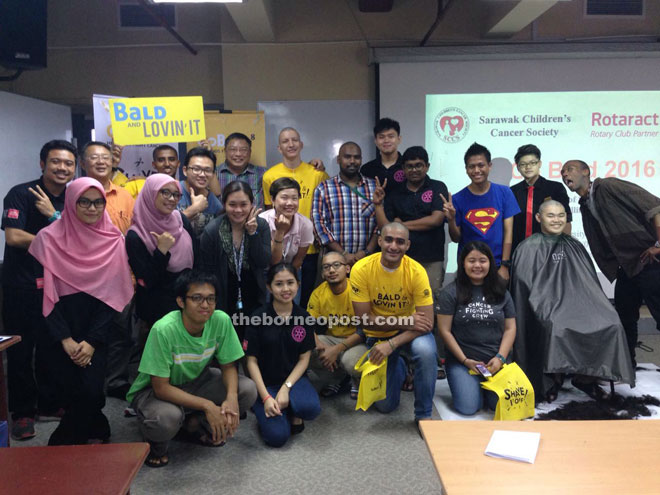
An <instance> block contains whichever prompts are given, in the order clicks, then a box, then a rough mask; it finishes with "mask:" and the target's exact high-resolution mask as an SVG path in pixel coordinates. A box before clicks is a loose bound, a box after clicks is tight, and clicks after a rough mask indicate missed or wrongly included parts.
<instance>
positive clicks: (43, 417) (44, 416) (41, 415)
mask: <svg viewBox="0 0 660 495" xmlns="http://www.w3.org/2000/svg"><path fill="white" fill-rule="evenodd" d="M63 416H64V409H63V408H61V407H60V408H59V409H58V410H57V411H55V412H49V413H47V412H41V411H40V412H38V413H37V417H36V420H37V421H43V422H46V421H60V420H61V419H62V417H63Z"/></svg>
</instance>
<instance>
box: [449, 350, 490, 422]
mask: <svg viewBox="0 0 660 495" xmlns="http://www.w3.org/2000/svg"><path fill="white" fill-rule="evenodd" d="M445 370H446V372H447V382H448V383H449V390H451V397H452V399H453V400H454V409H456V411H458V412H459V413H460V414H463V415H464V416H472V415H473V414H476V413H477V412H478V411H479V410H480V409H481V408H482V407H483V401H484V394H485V395H486V402H487V403H488V407H489V408H490V409H495V407H496V406H497V401H498V397H497V394H496V393H494V392H491V391H487V390H484V389H483V388H481V386H480V385H479V384H480V383H481V382H482V381H483V378H482V377H481V376H477V375H470V373H469V369H468V368H467V367H466V366H463V365H462V364H461V363H459V362H458V361H457V360H456V358H455V357H454V356H453V355H451V354H450V355H448V356H447V361H446V362H445Z"/></svg>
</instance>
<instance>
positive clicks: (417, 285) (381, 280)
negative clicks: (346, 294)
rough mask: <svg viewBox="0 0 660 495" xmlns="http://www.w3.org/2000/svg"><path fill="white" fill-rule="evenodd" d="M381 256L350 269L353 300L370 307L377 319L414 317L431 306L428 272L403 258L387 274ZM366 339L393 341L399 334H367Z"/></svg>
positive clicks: (392, 332)
mask: <svg viewBox="0 0 660 495" xmlns="http://www.w3.org/2000/svg"><path fill="white" fill-rule="evenodd" d="M380 257H381V253H375V254H372V255H371V256H367V257H365V258H362V259H361V260H359V261H357V262H356V263H355V265H353V268H352V269H351V287H352V291H351V292H352V294H351V299H352V300H353V301H354V302H368V303H371V312H372V313H373V314H374V315H376V316H384V317H388V316H397V317H400V316H411V315H413V314H414V313H415V308H417V307H420V306H432V305H433V296H432V293H431V285H430V284H429V277H428V275H427V274H426V270H425V269H424V267H423V266H422V265H420V264H419V263H418V262H416V261H415V260H413V259H412V258H409V257H408V256H404V257H403V259H402V260H401V264H400V265H399V267H398V268H397V269H396V270H393V271H388V270H386V269H385V267H384V266H383V265H382V264H381V262H380ZM364 333H365V335H366V336H367V337H391V336H393V335H396V334H397V333H399V330H388V331H386V332H378V331H373V330H367V329H365V330H364Z"/></svg>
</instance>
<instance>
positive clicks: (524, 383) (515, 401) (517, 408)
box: [481, 363, 534, 421]
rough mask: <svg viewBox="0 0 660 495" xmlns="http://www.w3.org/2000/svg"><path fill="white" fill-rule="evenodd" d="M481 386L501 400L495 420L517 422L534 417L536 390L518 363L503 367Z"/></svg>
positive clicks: (498, 403)
mask: <svg viewBox="0 0 660 495" xmlns="http://www.w3.org/2000/svg"><path fill="white" fill-rule="evenodd" d="M481 386H482V387H483V388H485V389H486V390H491V391H493V392H495V393H496V394H497V396H498V397H499V398H500V400H498V401H497V407H496V408H495V416H494V417H493V419H494V420H501V421H515V420H519V419H525V418H532V417H534V388H533V387H532V384H531V383H530V381H529V378H527V375H525V372H524V371H523V370H522V369H520V366H518V364H517V363H511V364H504V365H502V369H501V370H500V371H499V372H498V373H497V374H496V375H495V376H492V377H489V378H487V379H486V381H483V382H481Z"/></svg>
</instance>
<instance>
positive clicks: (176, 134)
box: [110, 96, 206, 146]
mask: <svg viewBox="0 0 660 495" xmlns="http://www.w3.org/2000/svg"><path fill="white" fill-rule="evenodd" d="M110 121H111V122H112V135H113V137H114V141H115V143H117V144H120V145H122V146H125V145H130V144H158V143H173V142H186V141H197V140H201V139H205V138H206V128H205V126H204V103H203V101H202V97H201V96H177V97H167V98H117V99H111V100H110Z"/></svg>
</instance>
